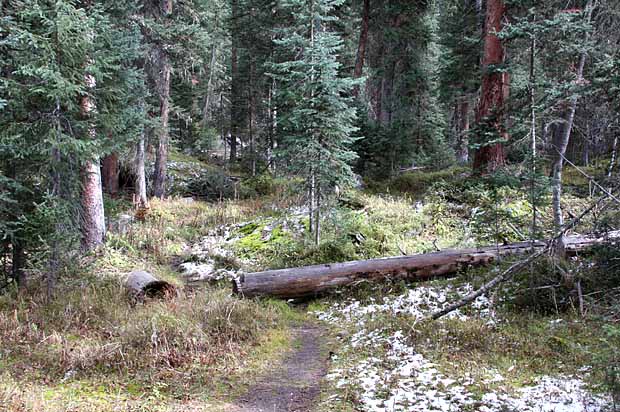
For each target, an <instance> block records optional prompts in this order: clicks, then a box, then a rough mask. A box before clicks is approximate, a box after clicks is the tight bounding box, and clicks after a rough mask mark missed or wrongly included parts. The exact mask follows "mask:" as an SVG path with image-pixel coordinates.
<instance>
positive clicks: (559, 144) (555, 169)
mask: <svg viewBox="0 0 620 412" xmlns="http://www.w3.org/2000/svg"><path fill="white" fill-rule="evenodd" d="M586 8H587V10H588V17H587V19H588V22H589V21H590V19H591V16H592V2H591V1H590V2H588V5H587V7H586ZM585 64H586V53H585V52H582V53H581V56H580V58H579V65H578V67H577V78H576V82H577V84H581V83H582V82H583V69H584V66H585ZM577 100H578V97H577V95H573V96H571V98H570V101H569V107H568V110H567V112H566V114H565V118H564V123H563V129H562V133H561V134H560V136H559V139H557V140H556V141H555V142H554V146H555V147H554V149H555V152H556V155H555V158H554V162H553V165H552V173H553V174H552V176H553V177H552V192H553V195H552V201H551V204H552V208H553V223H554V225H555V230H556V231H560V230H561V229H562V227H563V226H564V216H563V215H562V206H561V199H562V169H563V167H564V157H565V154H566V148H567V147H568V143H569V141H570V135H571V132H572V129H573V123H574V121H575V112H576V110H577ZM565 245H566V236H565V234H562V236H560V238H559V239H558V241H557V242H556V247H555V252H556V255H557V256H559V257H564V256H565V255H566V252H565V249H566V247H565Z"/></svg>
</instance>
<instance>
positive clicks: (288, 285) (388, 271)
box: [233, 231, 620, 298]
mask: <svg viewBox="0 0 620 412" xmlns="http://www.w3.org/2000/svg"><path fill="white" fill-rule="evenodd" d="M609 239H620V231H617V232H611V233H608V234H606V235H605V236H604V237H597V236H581V235H579V236H568V237H567V238H566V253H567V254H568V255H569V256H572V255H576V254H577V253H579V252H582V251H584V250H587V249H588V248H590V247H592V246H594V245H598V244H602V243H605V242H606V241H608V240H609ZM546 246H547V243H546V242H540V241H535V242H519V243H511V244H508V245H500V246H497V247H496V246H487V247H481V248H471V249H451V250H442V251H439V252H433V253H425V254H419V255H412V256H398V257H389V258H381V259H370V260H357V261H352V262H344V263H331V264H324V265H314V266H306V267H298V268H289V269H278V270H268V271H265V272H256V273H246V274H243V275H242V276H240V277H239V278H238V279H235V280H234V281H233V292H234V293H235V294H238V295H241V296H245V297H255V296H272V297H277V298H300V297H308V296H316V295H319V294H321V293H323V292H325V291H327V290H329V289H333V288H336V287H342V286H347V285H351V284H353V283H355V282H358V281H361V280H376V279H381V278H386V277H389V278H391V279H408V280H416V281H421V280H429V279H433V278H436V277H441V276H447V275H451V274H454V273H457V272H459V271H461V270H465V269H467V268H469V267H475V266H483V265H488V264H490V263H492V262H494V261H496V260H498V259H501V258H502V257H506V256H511V255H518V254H525V253H530V252H537V251H541V250H543V249H545V248H546Z"/></svg>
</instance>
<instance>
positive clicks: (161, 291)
mask: <svg viewBox="0 0 620 412" xmlns="http://www.w3.org/2000/svg"><path fill="white" fill-rule="evenodd" d="M125 287H126V288H127V289H128V291H129V293H130V294H131V295H132V297H134V298H137V299H142V298H145V297H149V298H155V297H158V298H161V297H166V296H171V295H173V294H174V293H176V288H175V286H174V285H173V284H171V283H168V282H166V281H164V280H159V279H157V278H156V277H154V276H153V275H151V274H150V273H149V272H145V271H143V270H135V271H133V272H131V273H130V274H129V275H128V276H127V280H126V281H125Z"/></svg>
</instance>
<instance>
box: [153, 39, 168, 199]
mask: <svg viewBox="0 0 620 412" xmlns="http://www.w3.org/2000/svg"><path fill="white" fill-rule="evenodd" d="M153 61H154V62H155V65H156V66H157V67H158V68H159V73H158V76H157V78H156V80H155V84H156V88H157V94H158V98H159V125H158V126H157V133H156V135H157V137H158V141H157V150H156V152H155V172H154V176H153V195H154V196H155V197H158V198H164V197H165V196H166V177H167V170H168V144H169V139H170V131H169V115H170V75H171V71H172V68H171V65H170V60H169V58H168V55H167V53H166V52H165V51H164V50H163V49H162V48H161V47H159V46H157V47H155V50H154V53H153Z"/></svg>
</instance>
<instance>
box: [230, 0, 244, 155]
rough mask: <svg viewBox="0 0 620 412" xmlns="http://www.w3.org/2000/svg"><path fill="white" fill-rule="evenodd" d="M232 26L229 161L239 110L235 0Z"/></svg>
mask: <svg viewBox="0 0 620 412" xmlns="http://www.w3.org/2000/svg"><path fill="white" fill-rule="evenodd" d="M231 9H232V26H231V39H232V44H231V50H230V75H231V85H230V94H231V96H230V105H231V107H230V162H231V163H233V162H235V161H236V160H237V137H238V135H239V126H240V125H239V118H240V112H241V100H242V99H241V81H240V79H239V61H238V59H239V56H238V47H239V45H238V42H239V34H238V33H237V31H238V21H237V19H238V18H239V6H238V1H237V0H231Z"/></svg>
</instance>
